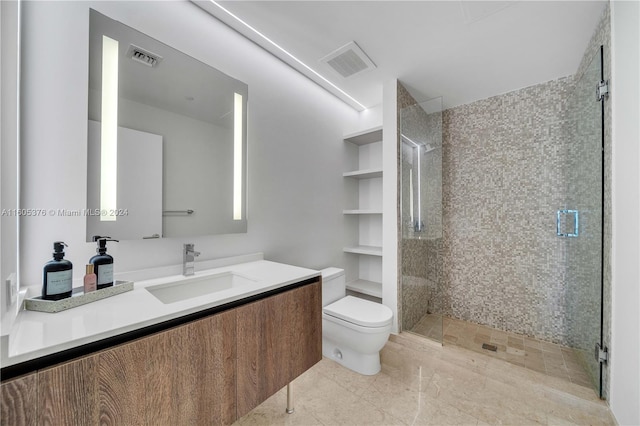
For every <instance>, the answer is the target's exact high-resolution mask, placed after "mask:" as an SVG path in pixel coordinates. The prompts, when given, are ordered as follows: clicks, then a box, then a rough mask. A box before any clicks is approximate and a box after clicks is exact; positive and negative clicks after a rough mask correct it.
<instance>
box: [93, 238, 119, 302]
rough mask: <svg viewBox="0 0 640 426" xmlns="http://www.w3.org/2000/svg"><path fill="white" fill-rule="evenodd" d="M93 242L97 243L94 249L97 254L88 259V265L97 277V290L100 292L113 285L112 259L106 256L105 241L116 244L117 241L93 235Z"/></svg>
mask: <svg viewBox="0 0 640 426" xmlns="http://www.w3.org/2000/svg"><path fill="white" fill-rule="evenodd" d="M93 241H96V242H97V243H98V248H97V249H96V251H97V252H98V254H96V255H95V256H93V257H92V258H91V259H89V263H90V264H92V265H93V273H94V274H96V276H97V277H98V290H100V289H103V288H107V287H111V286H112V285H113V257H112V256H110V255H108V254H107V241H115V242H118V240H112V239H111V237H101V236H100V235H95V236H94V237H93Z"/></svg>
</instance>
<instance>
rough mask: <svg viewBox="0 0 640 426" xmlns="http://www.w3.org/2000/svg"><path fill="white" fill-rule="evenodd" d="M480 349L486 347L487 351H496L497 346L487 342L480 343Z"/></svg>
mask: <svg viewBox="0 0 640 426" xmlns="http://www.w3.org/2000/svg"><path fill="white" fill-rule="evenodd" d="M482 349H486V350H488V351H493V352H497V351H498V347H497V346H496V345H490V344H488V343H483V344H482Z"/></svg>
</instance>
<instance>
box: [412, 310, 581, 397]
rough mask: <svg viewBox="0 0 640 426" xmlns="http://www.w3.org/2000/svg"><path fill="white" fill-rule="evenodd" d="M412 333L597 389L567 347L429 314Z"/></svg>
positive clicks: (573, 353)
mask: <svg viewBox="0 0 640 426" xmlns="http://www.w3.org/2000/svg"><path fill="white" fill-rule="evenodd" d="M443 330H444V337H443ZM411 332H413V333H416V334H420V335H422V336H427V337H430V338H432V339H435V340H441V341H443V344H444V345H457V346H461V347H463V348H466V349H470V350H472V351H474V352H479V353H482V354H486V355H489V356H491V357H495V358H499V359H502V360H505V361H507V362H510V363H511V364H516V365H519V366H521V367H525V368H528V369H530V370H534V371H538V372H540V373H544V374H547V375H549V376H554V377H559V378H562V379H564V380H567V381H569V382H571V383H576V384H579V385H582V386H586V387H593V384H592V381H591V378H590V377H589V375H588V374H587V372H586V370H585V368H584V367H583V365H582V364H581V363H580V361H579V360H578V358H577V357H576V354H575V352H574V351H573V350H572V349H571V348H568V347H566V346H561V345H556V344H553V343H549V342H545V341H543V340H538V339H533V338H530V337H527V336H523V335H521V334H515V333H509V332H506V331H501V330H496V329H493V328H489V327H485V326H482V325H478V324H474V323H471V322H467V321H461V320H457V319H453V318H449V317H440V316H439V315H425V316H424V317H423V318H422V319H421V320H420V321H419V322H418V324H416V325H415V327H414V328H413V329H411ZM483 343H488V344H491V345H494V346H496V347H497V351H496V352H492V351H489V350H487V349H483V348H482V345H483Z"/></svg>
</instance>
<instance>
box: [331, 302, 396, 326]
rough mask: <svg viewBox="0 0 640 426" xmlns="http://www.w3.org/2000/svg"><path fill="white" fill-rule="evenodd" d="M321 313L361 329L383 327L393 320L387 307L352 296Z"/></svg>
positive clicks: (332, 304) (334, 303) (391, 313)
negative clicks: (358, 326) (356, 325)
mask: <svg viewBox="0 0 640 426" xmlns="http://www.w3.org/2000/svg"><path fill="white" fill-rule="evenodd" d="M322 312H324V313H325V314H327V315H331V316H332V317H336V318H340V319H343V320H345V321H349V322H352V323H354V324H358V325H361V326H363V327H383V326H385V325H387V324H389V323H390V322H391V318H393V312H391V309H389V308H388V307H387V306H384V305H383V304H381V303H375V302H371V301H369V300H364V299H360V298H358V297H353V296H347V297H343V298H342V299H340V300H338V301H336V302H333V303H331V304H329V305H327V306H325V307H324V308H323V309H322Z"/></svg>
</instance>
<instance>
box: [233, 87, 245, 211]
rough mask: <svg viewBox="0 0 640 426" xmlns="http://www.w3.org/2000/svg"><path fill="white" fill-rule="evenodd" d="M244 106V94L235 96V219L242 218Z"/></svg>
mask: <svg viewBox="0 0 640 426" xmlns="http://www.w3.org/2000/svg"><path fill="white" fill-rule="evenodd" d="M243 113H244V108H243V105H242V95H241V94H239V93H235V94H234V97H233V220H242V140H243V134H242V132H243V127H244V120H243Z"/></svg>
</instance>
